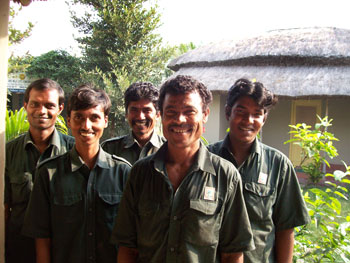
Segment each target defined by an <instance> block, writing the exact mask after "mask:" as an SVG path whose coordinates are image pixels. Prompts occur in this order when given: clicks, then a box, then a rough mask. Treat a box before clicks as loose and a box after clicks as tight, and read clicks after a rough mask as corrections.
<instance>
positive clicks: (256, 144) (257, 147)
mask: <svg viewBox="0 0 350 263" xmlns="http://www.w3.org/2000/svg"><path fill="white" fill-rule="evenodd" d="M222 147H223V148H225V149H226V150H227V151H228V152H231V141H230V136H229V133H227V135H226V136H225V139H224V141H223V144H222ZM253 153H257V154H261V147H260V142H259V140H258V139H257V138H255V140H254V142H253V145H252V149H251V151H250V154H253Z"/></svg>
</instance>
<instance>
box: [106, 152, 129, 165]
mask: <svg viewBox="0 0 350 263" xmlns="http://www.w3.org/2000/svg"><path fill="white" fill-rule="evenodd" d="M106 154H108V153H106ZM109 155H110V157H111V158H112V160H113V161H115V162H116V164H118V165H119V164H123V165H127V166H128V167H131V166H132V164H131V163H130V162H129V161H128V160H126V159H124V158H123V157H120V156H117V155H115V154H109Z"/></svg>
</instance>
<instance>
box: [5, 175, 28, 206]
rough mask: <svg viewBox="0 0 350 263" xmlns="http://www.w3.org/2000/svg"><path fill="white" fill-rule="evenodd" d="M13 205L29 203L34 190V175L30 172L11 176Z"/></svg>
mask: <svg viewBox="0 0 350 263" xmlns="http://www.w3.org/2000/svg"><path fill="white" fill-rule="evenodd" d="M9 179H10V185H11V203H12V205H15V204H21V203H28V201H29V198H30V194H31V192H32V189H33V180H32V174H31V173H29V172H24V173H18V174H17V173H16V174H11V175H10V178H9Z"/></svg>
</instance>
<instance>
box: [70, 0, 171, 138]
mask: <svg viewBox="0 0 350 263" xmlns="http://www.w3.org/2000/svg"><path fill="white" fill-rule="evenodd" d="M71 4H72V6H71V13H72V20H73V25H74V26H75V27H76V28H78V30H79V31H80V33H82V34H83V36H81V37H79V38H78V39H77V41H78V42H79V43H80V44H81V47H82V54H83V62H84V63H83V68H84V73H83V74H82V78H83V80H84V81H85V82H87V81H89V82H91V81H92V83H93V84H95V85H96V86H98V87H100V88H103V89H105V90H106V92H107V93H108V95H109V96H110V98H111V100H112V109H111V114H110V116H109V127H108V130H107V131H105V133H106V135H108V136H116V135H120V134H123V133H125V130H127V125H126V122H125V118H124V115H125V112H124V106H123V94H124V91H125V89H126V88H127V87H128V86H129V85H130V84H132V83H133V82H136V81H149V82H152V83H153V84H155V85H157V84H158V83H160V82H161V80H162V79H163V78H164V76H165V64H166V63H167V62H168V61H169V58H170V57H171V55H172V54H173V52H174V48H169V47H163V46H162V45H161V42H162V38H161V37H160V36H159V35H158V34H156V33H155V30H156V29H157V28H158V27H159V25H160V15H159V14H158V13H157V5H156V4H153V2H152V1H149V0H133V1H129V0H74V1H72V2H71ZM78 4H81V5H83V6H84V7H85V8H88V11H87V12H86V13H85V15H83V16H78V15H77V14H76V13H75V12H74V11H73V6H74V5H78Z"/></svg>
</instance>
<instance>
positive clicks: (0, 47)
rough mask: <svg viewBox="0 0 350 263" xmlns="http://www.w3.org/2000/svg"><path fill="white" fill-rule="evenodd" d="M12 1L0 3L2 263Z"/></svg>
mask: <svg viewBox="0 0 350 263" xmlns="http://www.w3.org/2000/svg"><path fill="white" fill-rule="evenodd" d="M9 6H10V0H1V1H0V105H2V107H1V108H0V262H4V236H5V235H4V233H5V232H4V206H3V203H4V167H5V158H4V156H5V110H6V94H7V49H8V19H9Z"/></svg>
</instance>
